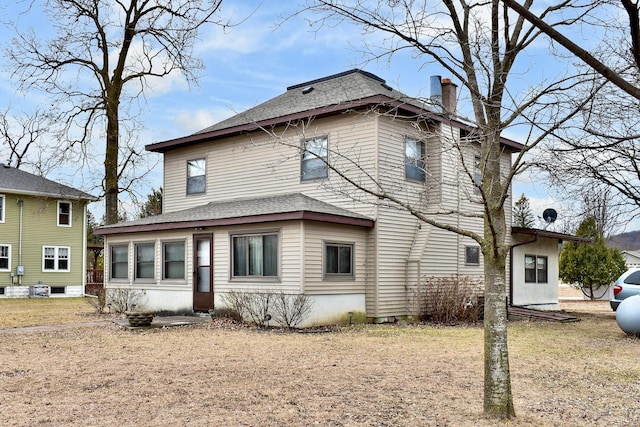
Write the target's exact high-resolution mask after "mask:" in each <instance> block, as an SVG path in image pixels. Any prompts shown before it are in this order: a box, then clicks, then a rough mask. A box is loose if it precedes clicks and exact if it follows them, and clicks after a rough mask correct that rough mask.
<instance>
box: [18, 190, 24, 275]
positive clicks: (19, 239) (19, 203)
mask: <svg viewBox="0 0 640 427" xmlns="http://www.w3.org/2000/svg"><path fill="white" fill-rule="evenodd" d="M23 205H24V201H23V200H22V199H18V206H19V207H20V219H19V221H18V227H19V228H18V265H22V208H23ZM20 285H22V275H18V286H20Z"/></svg>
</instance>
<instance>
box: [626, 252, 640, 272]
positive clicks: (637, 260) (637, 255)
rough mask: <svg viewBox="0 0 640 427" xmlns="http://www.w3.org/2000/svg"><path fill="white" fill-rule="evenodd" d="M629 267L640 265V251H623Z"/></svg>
mask: <svg viewBox="0 0 640 427" xmlns="http://www.w3.org/2000/svg"><path fill="white" fill-rule="evenodd" d="M622 256H623V257H624V260H625V262H626V264H627V268H636V267H640V251H629V250H626V251H622Z"/></svg>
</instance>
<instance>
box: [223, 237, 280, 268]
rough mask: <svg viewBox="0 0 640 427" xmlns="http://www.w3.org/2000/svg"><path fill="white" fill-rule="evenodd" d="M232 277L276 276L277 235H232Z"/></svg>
mask: <svg viewBox="0 0 640 427" xmlns="http://www.w3.org/2000/svg"><path fill="white" fill-rule="evenodd" d="M231 245H232V262H231V263H232V277H239V278H241V277H268V278H274V277H277V276H278V233H277V232H273V233H260V234H243V235H232V236H231Z"/></svg>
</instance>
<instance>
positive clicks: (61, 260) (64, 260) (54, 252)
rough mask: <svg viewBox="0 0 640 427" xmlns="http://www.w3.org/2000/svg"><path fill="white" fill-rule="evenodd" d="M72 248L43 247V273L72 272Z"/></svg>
mask: <svg viewBox="0 0 640 427" xmlns="http://www.w3.org/2000/svg"><path fill="white" fill-rule="evenodd" d="M70 261H71V248H70V247H68V246H43V247H42V271H70Z"/></svg>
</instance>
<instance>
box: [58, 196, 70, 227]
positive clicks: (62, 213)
mask: <svg viewBox="0 0 640 427" xmlns="http://www.w3.org/2000/svg"><path fill="white" fill-rule="evenodd" d="M58 225H59V226H61V227H71V202H61V201H58Z"/></svg>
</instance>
